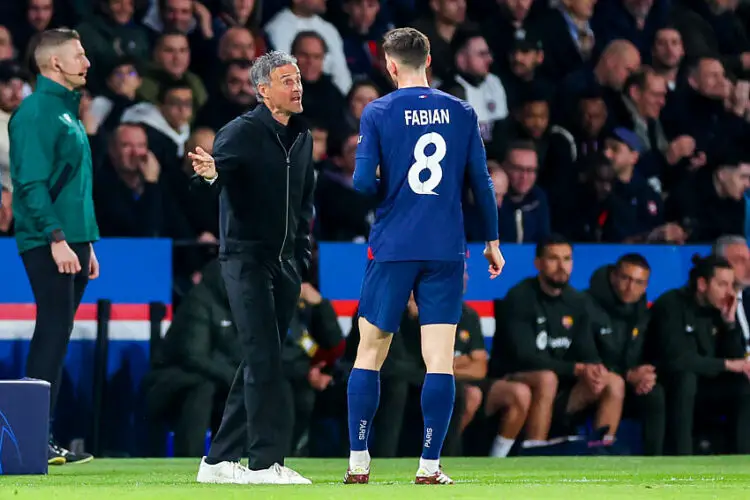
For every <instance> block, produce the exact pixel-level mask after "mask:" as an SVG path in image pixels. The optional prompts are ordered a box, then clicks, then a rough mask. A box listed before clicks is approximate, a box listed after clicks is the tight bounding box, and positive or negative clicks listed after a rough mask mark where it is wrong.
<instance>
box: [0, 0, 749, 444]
mask: <svg viewBox="0 0 750 500" xmlns="http://www.w3.org/2000/svg"><path fill="white" fill-rule="evenodd" d="M61 26H66V27H72V28H75V29H76V30H77V31H78V32H79V33H80V36H81V40H82V43H83V46H84V48H85V49H86V52H87V55H88V57H89V59H90V61H91V69H90V70H89V73H88V79H87V80H88V83H87V86H86V89H85V91H84V92H83V98H82V100H81V105H80V119H81V120H82V122H83V124H84V125H85V127H86V130H87V132H88V135H89V139H90V144H91V149H92V154H93V158H94V197H95V206H96V215H97V220H98V223H99V227H100V230H101V234H102V236H103V237H163V238H171V239H173V240H174V241H175V248H176V250H175V262H176V266H177V269H176V271H177V273H176V283H177V286H178V288H181V290H182V291H181V292H180V295H185V296H186V297H188V294H189V292H188V291H187V290H189V289H190V287H191V286H193V285H195V284H198V283H200V281H201V279H202V277H203V270H204V265H205V263H206V262H207V261H208V260H209V259H208V258H207V256H206V255H204V253H203V252H201V251H198V250H196V248H203V247H206V248H213V247H215V243H216V236H217V234H218V227H217V225H218V216H217V203H216V199H215V198H214V197H215V194H212V193H211V192H209V191H208V190H195V189H190V185H191V179H190V177H191V175H192V170H191V163H190V161H189V160H187V159H186V154H187V152H188V151H191V150H194V148H195V147H196V146H200V147H202V148H203V149H205V150H206V151H208V152H210V151H211V150H212V144H213V140H214V137H215V134H216V133H217V131H218V130H219V129H220V128H221V127H222V126H223V125H225V124H226V123H227V122H229V121H230V120H232V119H233V118H235V117H236V116H238V115H240V114H242V113H244V112H246V111H248V110H250V109H252V108H253V107H254V106H255V105H256V104H257V102H256V99H255V94H254V89H253V86H252V84H251V82H250V77H249V71H248V69H249V68H250V66H251V65H252V61H253V59H254V58H255V57H257V56H258V55H259V54H262V53H264V52H265V51H267V50H269V49H272V48H273V49H280V50H285V51H289V52H291V53H292V54H293V55H294V56H295V57H296V58H297V60H298V64H299V68H300V72H301V75H302V80H303V85H304V98H303V104H304V116H305V117H306V118H307V119H308V121H309V124H310V129H311V131H312V134H313V138H314V144H315V146H314V150H313V155H314V159H315V162H316V165H317V167H316V169H317V173H318V174H317V191H316V197H315V204H316V219H315V221H314V235H315V237H316V239H317V240H318V241H358V242H363V241H366V239H367V236H368V233H369V229H370V225H371V223H372V220H373V211H374V209H375V207H376V203H377V200H375V199H373V198H371V197H368V196H366V195H364V194H361V193H359V192H356V191H355V190H354V189H353V187H352V176H353V173H354V155H355V151H356V147H357V135H358V132H357V129H358V122H359V118H360V116H361V114H362V110H363V108H364V107H365V106H366V105H367V104H368V103H369V102H371V101H372V100H374V99H376V98H378V97H379V96H381V95H384V94H386V93H388V92H391V91H392V90H393V89H394V87H393V84H392V82H391V80H390V79H389V77H388V75H387V72H386V70H385V66H384V57H383V53H382V50H381V47H380V39H381V38H382V35H383V34H384V33H385V32H386V31H387V30H388V29H390V28H392V27H394V26H414V27H416V28H418V29H420V30H421V31H423V32H424V33H425V34H426V35H428V37H429V39H430V42H431V50H432V65H431V67H430V68H429V69H430V71H429V75H430V79H431V80H430V81H431V85H432V86H434V87H436V88H440V89H443V90H445V91H446V92H449V93H451V94H453V95H456V96H458V97H460V98H462V99H465V100H467V101H468V102H469V104H471V106H472V107H473V108H474V109H475V111H476V113H477V115H478V118H479V120H480V129H481V132H482V136H483V139H484V141H485V146H486V150H487V155H488V169H489V171H490V173H491V177H492V180H493V182H494V185H495V190H496V199H497V209H498V213H499V216H500V218H499V219H500V240H501V242H503V243H540V242H549V241H550V240H549V237H550V235H552V234H559V235H561V236H562V237H564V239H565V241H573V242H587V243H589V242H610V243H619V242H626V243H636V242H637V243H651V242H666V243H671V244H684V243H706V242H713V241H715V240H716V239H717V238H719V237H721V236H723V235H727V234H731V235H746V234H748V224H750V218H748V214H747V211H748V208H750V207H748V202H747V199H746V194H745V193H746V192H747V191H748V189H750V149H749V148H748V146H747V141H746V140H745V137H747V136H748V132H750V38H749V37H748V30H750V4H747V3H745V2H743V1H741V0H598V1H597V0H471V1H467V0H387V1H386V0H340V1H330V2H327V1H326V0H265V1H263V2H261V1H260V0H200V1H199V0H18V1H6V2H0V185H1V186H2V188H1V192H2V200H1V201H2V203H1V204H0V236H10V235H12V231H13V216H12V208H11V207H12V196H13V195H12V184H11V182H10V178H9V173H8V133H7V127H8V121H9V119H10V116H11V114H12V113H13V111H14V110H15V109H16V108H17V107H18V106H19V104H20V103H21V101H22V100H23V99H24V98H25V97H26V96H28V95H29V94H30V93H31V92H32V91H33V88H34V77H35V68H34V63H33V57H30V54H31V53H32V52H33V45H34V38H35V35H36V34H37V33H39V32H41V31H43V30H46V29H49V28H53V27H61ZM464 206H465V211H466V232H467V237H468V239H469V240H470V241H474V240H475V239H476V235H477V234H479V227H478V224H479V221H478V220H477V217H478V215H477V213H476V208H475V207H474V205H473V200H472V199H471V196H470V194H469V193H467V196H466V200H465V204H464ZM555 241H556V240H555ZM558 246H559V245H558ZM563 246H564V245H563ZM543 248H547V247H544V246H543ZM635 267H639V266H637V265H636V266H635ZM719 267H720V266H719ZM641 268H643V266H641ZM644 269H645V268H644ZM702 269H703V268H702ZM713 272H714V268H711V272H710V273H708V274H706V272H703V274H702V275H701V277H702V279H703V280H704V284H705V282H706V280H708V281H710V280H711V279H712V278H713V274H712V273H713ZM207 273H208V271H207ZM568 273H569V272H568ZM214 278H216V277H215V276H214ZM622 279H624V278H622ZM695 281H696V283H697V282H698V278H696V280H695ZM311 288H312V291H310V290H307V293H308V294H309V295H308V299H309V300H308V299H306V300H307V302H308V303H311V301H312V303H314V304H315V303H316V301H319V300H320V297H319V294H318V293H317V291H315V288H314V287H312V285H311ZM692 292H695V290H692V291H691V293H692ZM192 293H198V292H192ZM316 294H317V295H316ZM310 297H312V299H310ZM188 298H189V297H188ZM188 298H186V299H185V300H188ZM303 298H304V297H303ZM701 300H703V299H701ZM699 302H700V301H699ZM313 309H314V308H313ZM329 312H330V311H329ZM329 312H325V313H319V314H324V316H323V319H326V318H327V316H325V314H329ZM310 314H313V313H310ZM218 317H219V316H212V318H213V319H216V318H218ZM313 317H316V316H314V314H313ZM318 319H319V321H318V323H317V324H318V326H320V321H322V320H320V318H318ZM746 322H747V321H745V323H746ZM326 324H328V325H329V326H330V325H332V323H326ZM743 328H744V326H743ZM303 330H304V329H303V328H301V329H300V335H302V332H303ZM467 330H468V329H467ZM459 331H462V330H459ZM338 333H340V332H338ZM305 334H306V330H305ZM464 341H465V342H466V343H467V349H468V351H467V353H466V354H467V355H468V354H469V353H470V351H471V349H470V348H469V347H468V345H469V343H470V341H469V338H467V339H465V340H464ZM327 342H328V343H329V344H330V345H328V346H327V349H334V348H335V347H336V345H337V342H336V341H334V340H330V339H329V340H328V341H327ZM300 345H302V346H304V345H306V344H305V343H304V342H301V343H300ZM324 350H325V349H324ZM334 350H335V349H334ZM226 355H227V359H228V360H231V355H232V350H231V348H229V347H228V348H227V350H226ZM160 362H161V361H160ZM164 362H165V363H166V361H164ZM316 366H317V365H316ZM196 367H197V368H196V369H199V370H208V371H207V372H206V376H207V377H209V378H211V377H213V379H216V380H223V381H226V380H229V378H230V373H229V372H228V371H226V372H221V373H220V372H210V370H211V369H210V368H209V367H207V366H204V365H200V364H199V365H196ZM303 371H305V370H303ZM295 373H296V372H295ZM621 375H623V376H626V375H627V374H621ZM310 377H311V375H310V373H309V372H307V373H303V374H302V375H301V378H298V379H295V381H296V382H295V383H297V382H299V381H300V380H301V381H302V382H303V385H304V383H310V384H312V386H313V387H318V386H320V387H326V386H327V385H328V384H329V383H331V382H332V381H334V380H335V374H324V373H322V372H321V371H320V370H318V371H317V372H315V373H314V376H313V377H312V378H313V379H314V381H311V379H310ZM326 377H327V378H326ZM167 378H168V379H169V380H171V381H172V382H175V383H176V381H177V380H178V378H175V377H167ZM416 378H418V377H416ZM416 378H415V380H416ZM548 379H549V377H548V378H547V379H545V381H547V382H549V380H548ZM399 380H401V379H399ZM519 380H520V379H519ZM526 382H528V383H527V384H526V385H525V386H524V387H531V388H532V393H533V389H534V387H535V385H534V384H536V383H538V382H539V380H536V381H534V380H526ZM675 384H677V382H675ZM674 387H682V388H683V389H684V386H681V385H679V384H677V385H674ZM486 389H487V390H490V389H489V388H486ZM599 389H600V390H599V392H598V393H597V394H602V391H603V390H604V388H603V387H600V388H599ZM611 390H612V391H616V388H614V389H611ZM681 390H682V389H681ZM212 391H213V390H208V389H206V390H205V392H204V393H203V396H202V397H203V398H204V399H200V401H203V402H205V401H206V399H205V398H207V397H209V396H210V397H211V398H213V397H214V396H215V394H214V392H215V391H214V392H212ZM521 393H523V395H519V394H521ZM465 394H466V397H467V401H469V400H471V401H474V402H475V401H476V397H475V396H476V394H475V393H474V395H472V391H471V390H468V391H467V392H466V393H465ZM513 394H515V396H514V397H515V398H516V399H513V402H514V404H515V405H516V406H515V407H517V408H524V407H525V410H524V411H525V412H531V413H533V411H534V404H535V403H533V401H536V399H533V400H529V398H530V397H531V396H534V397H536V394H535V393H534V394H531V396H529V394H528V391H526V392H524V391H523V390H521V391H520V392H518V393H513ZM472 397H474V399H471V398H472ZM157 399H158V398H157ZM519 401H521V402H523V401H526V403H525V404H521V403H519ZM193 404H196V403H195V402H193ZM201 404H202V403H201ZM301 404H302V403H301ZM311 404H312V403H310V401H309V400H306V402H304V405H306V406H305V408H309V407H310V405H311ZM404 404H405V403H404ZM493 404H494V403H493ZM198 406H200V404H198ZM331 406H335V405H331ZM506 406H508V405H506ZM493 408H494V406H493ZM497 408H499V406H497ZM203 409H205V408H203ZM310 411H311V410H310ZM475 411H476V408H475ZM519 411H520V410H519ZM209 413H210V412H209ZM531 413H530V414H531ZM524 415H525V413H524ZM209 417H210V415H209V416H208V417H205V416H204V419H203V420H202V421H201V422H200V423H199V424H198V425H201V426H202V425H205V420H206V418H209ZM469 420H470V419H469ZM543 420H544V418H541V420H540V421H543ZM604 420H607V419H606V418H604ZM467 423H468V422H467ZM461 425H462V426H463V425H464V424H461ZM537 430H538V434H539V435H540V436H545V437H544V438H539V439H540V440H541V439H546V435H547V431H544V429H542V430H539V429H537ZM302 434H303V433H302V431H300V432H299V433H297V434H296V436H297V437H299V436H301V435H302ZM295 439H296V438H295ZM532 441H533V439H532ZM185 446H186V447H187V448H191V446H194V445H190V444H188V445H185ZM389 453H390V452H389Z"/></svg>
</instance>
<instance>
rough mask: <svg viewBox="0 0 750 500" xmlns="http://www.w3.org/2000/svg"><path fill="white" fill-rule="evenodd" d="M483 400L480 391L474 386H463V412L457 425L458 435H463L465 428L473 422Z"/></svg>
mask: <svg viewBox="0 0 750 500" xmlns="http://www.w3.org/2000/svg"><path fill="white" fill-rule="evenodd" d="M483 398H484V394H483V393H482V389H480V388H479V387H477V386H475V385H465V386H464V400H465V403H464V412H463V414H462V415H461V423H460V424H459V427H458V428H459V434H463V432H464V431H465V430H466V427H468V425H469V424H470V423H471V421H472V420H474V417H475V416H476V414H477V411H478V410H479V407H480V406H482V399H483Z"/></svg>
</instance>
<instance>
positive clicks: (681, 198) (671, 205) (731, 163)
mask: <svg viewBox="0 0 750 500" xmlns="http://www.w3.org/2000/svg"><path fill="white" fill-rule="evenodd" d="M733 149H734V148H732V147H731V146H729V147H727V148H726V150H725V151H723V152H722V153H721V155H720V156H717V157H715V158H714V160H711V163H712V164H711V167H704V168H702V169H700V170H699V171H698V172H697V173H696V174H695V175H692V176H689V177H686V178H685V179H683V181H682V182H681V183H680V184H678V186H677V187H676V188H675V189H674V191H673V193H672V194H671V196H669V198H667V202H666V207H665V211H666V212H665V215H666V220H667V221H668V222H673V223H676V224H679V225H680V226H681V227H682V228H683V229H685V231H686V232H687V233H688V241H690V242H695V243H707V242H711V241H714V240H716V239H717V238H718V237H719V236H722V235H724V234H742V233H743V231H744V228H745V211H746V206H745V198H744V193H745V191H747V190H748V189H750V163H748V162H747V160H746V159H745V158H744V157H743V155H742V154H741V153H739V152H737V151H734V150H733Z"/></svg>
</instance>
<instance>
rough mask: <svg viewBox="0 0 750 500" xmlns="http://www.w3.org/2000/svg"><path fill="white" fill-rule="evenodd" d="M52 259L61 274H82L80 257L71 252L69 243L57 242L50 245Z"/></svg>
mask: <svg viewBox="0 0 750 500" xmlns="http://www.w3.org/2000/svg"><path fill="white" fill-rule="evenodd" d="M50 246H51V248H52V258H53V259H54V261H55V264H57V270H58V271H59V272H60V273H61V274H78V273H80V272H81V263H80V261H79V260H78V255H76V253H75V252H74V251H73V250H71V248H70V247H69V246H68V242H67V241H56V242H54V243H52V245H50Z"/></svg>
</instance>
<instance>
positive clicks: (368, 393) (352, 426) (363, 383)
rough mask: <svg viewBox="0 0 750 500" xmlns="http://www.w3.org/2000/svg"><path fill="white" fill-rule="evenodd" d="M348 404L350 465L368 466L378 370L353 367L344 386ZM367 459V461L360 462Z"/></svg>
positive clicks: (378, 380) (378, 388)
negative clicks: (364, 453) (346, 384)
mask: <svg viewBox="0 0 750 500" xmlns="http://www.w3.org/2000/svg"><path fill="white" fill-rule="evenodd" d="M346 394H347V397H348V406H349V449H350V450H351V451H352V456H351V460H353V461H354V463H351V464H350V465H352V466H359V467H367V466H369V458H370V455H369V453H368V454H366V455H363V454H362V453H356V452H367V440H368V438H369V437H370V429H371V428H372V419H373V418H374V417H375V412H376V411H377V410H378V403H379V401H380V372H379V371H375V370H363V369H361V368H354V369H353V370H352V372H351V374H350V375H349V384H348V386H347V388H346ZM364 460H367V463H361V462H362V461H364Z"/></svg>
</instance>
